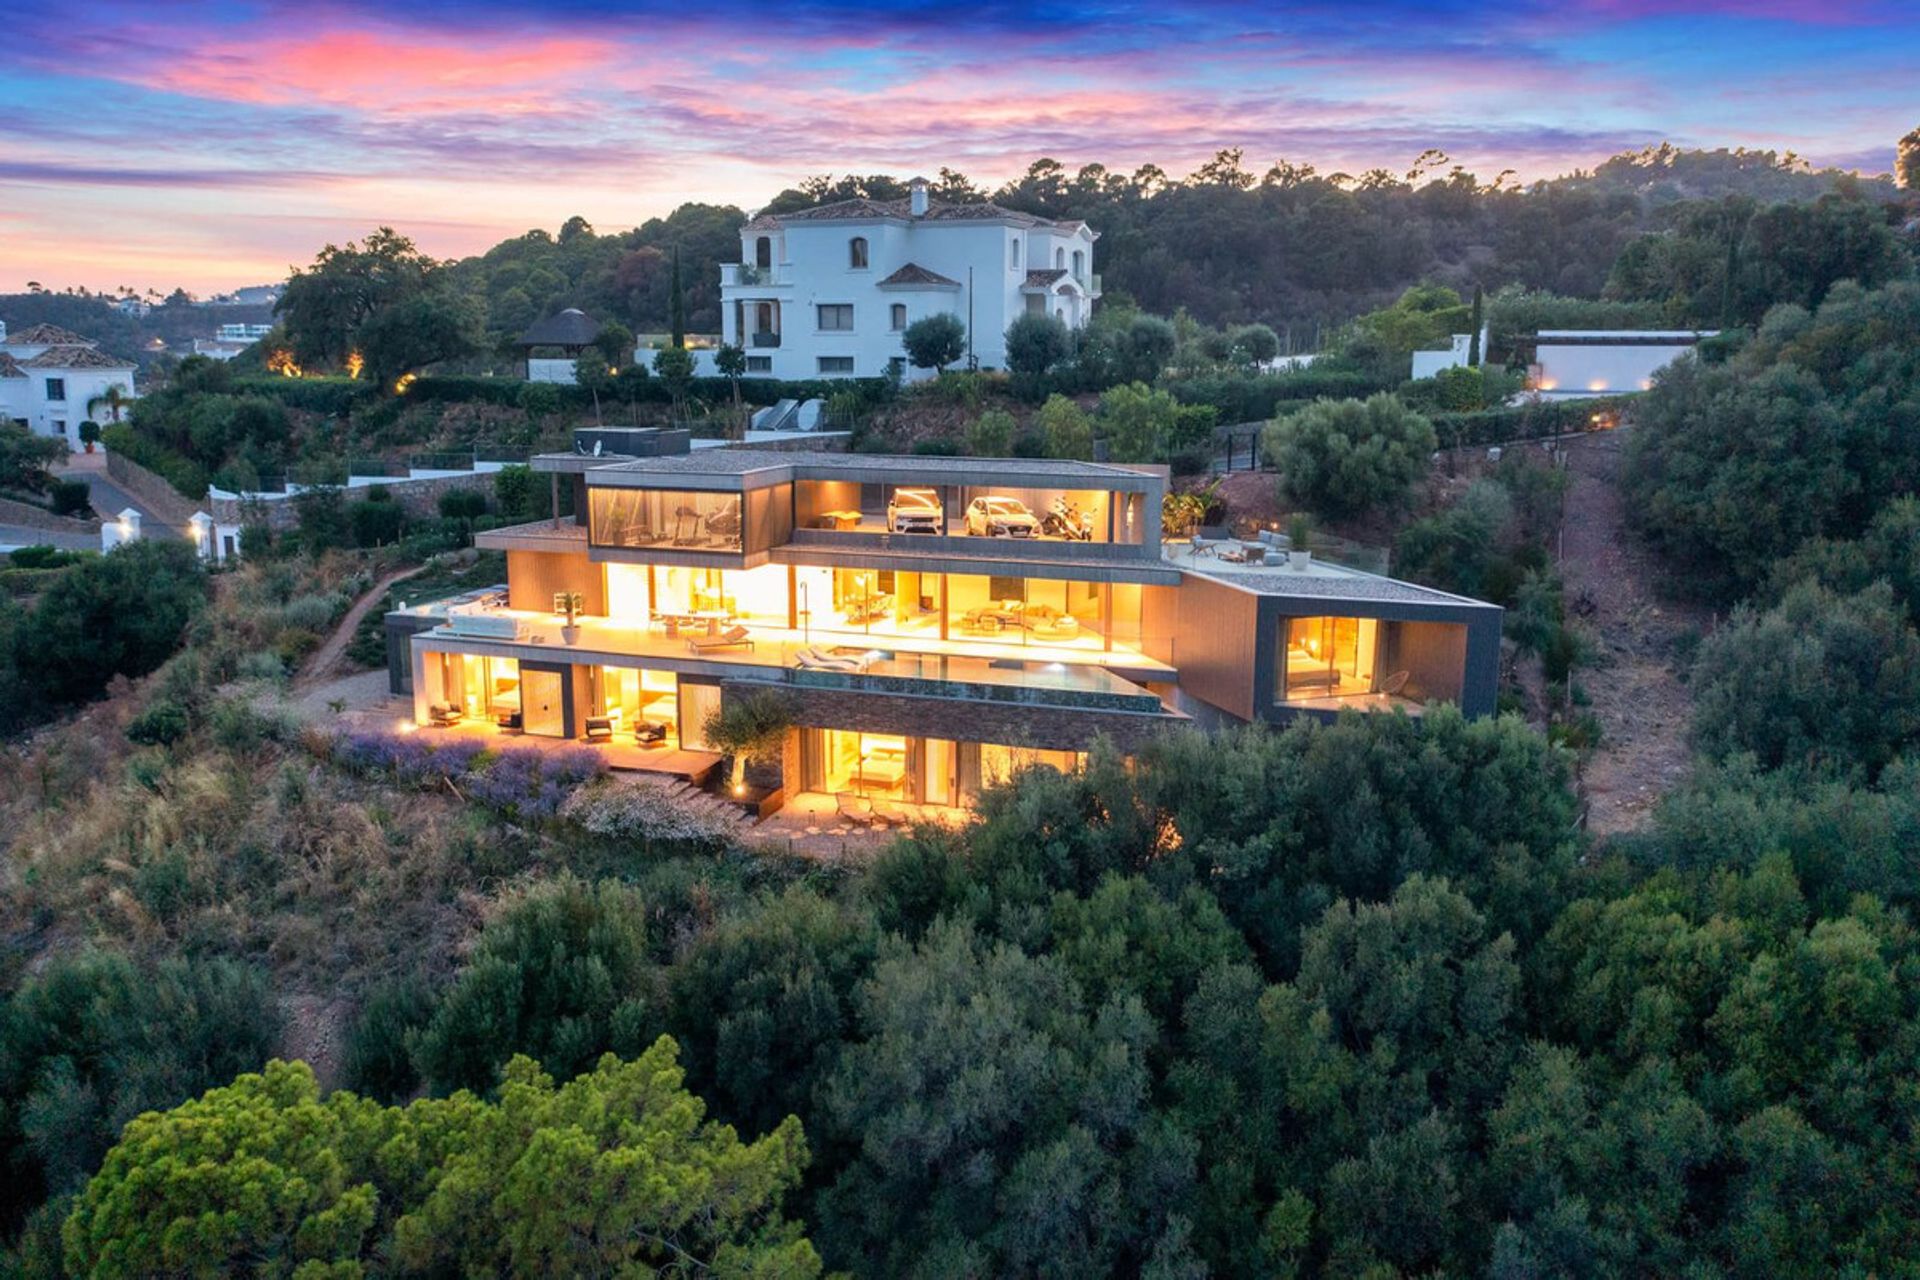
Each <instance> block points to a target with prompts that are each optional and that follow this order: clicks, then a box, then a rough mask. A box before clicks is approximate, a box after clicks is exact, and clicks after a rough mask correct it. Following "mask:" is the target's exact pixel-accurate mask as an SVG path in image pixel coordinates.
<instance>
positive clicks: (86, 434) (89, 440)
mask: <svg viewBox="0 0 1920 1280" xmlns="http://www.w3.org/2000/svg"><path fill="white" fill-rule="evenodd" d="M80 443H81V444H83V445H85V446H86V447H87V452H88V453H92V452H93V446H95V445H96V444H99V443H100V424H99V423H97V422H95V421H94V420H93V419H92V418H88V419H87V420H86V421H85V422H82V423H81V424H80Z"/></svg>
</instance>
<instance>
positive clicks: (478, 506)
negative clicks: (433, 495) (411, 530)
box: [439, 480, 498, 520]
mask: <svg viewBox="0 0 1920 1280" xmlns="http://www.w3.org/2000/svg"><path fill="white" fill-rule="evenodd" d="M495 483H496V484H497V483H498V481H497V480H496V481H495ZM439 507H440V514H441V515H442V516H444V517H446V518H447V519H449V520H478V519H479V518H480V517H481V516H484V515H485V514H487V495H486V494H484V493H482V492H480V491H479V490H478V489H448V490H447V491H446V492H444V493H442V494H441V495H440V502H439Z"/></svg>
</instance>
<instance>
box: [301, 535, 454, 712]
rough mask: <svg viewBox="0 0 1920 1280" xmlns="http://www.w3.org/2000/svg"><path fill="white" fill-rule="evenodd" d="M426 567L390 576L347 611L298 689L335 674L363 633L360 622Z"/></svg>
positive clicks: (304, 671) (309, 664) (315, 654)
mask: <svg viewBox="0 0 1920 1280" xmlns="http://www.w3.org/2000/svg"><path fill="white" fill-rule="evenodd" d="M425 567H426V566H425V565H415V566H414V567H413V568H411V569H402V570H400V571H399V572H397V573H390V574H388V575H387V576H386V577H384V578H382V579H380V581H378V582H376V583H374V584H373V586H372V588H371V589H369V590H368V592H367V593H366V594H365V595H363V596H361V597H360V598H359V599H358V600H355V601H354V602H353V607H352V608H350V609H348V610H347V616H346V617H344V618H342V619H340V625H338V626H336V627H335V628H334V629H333V634H332V635H330V636H328V637H327V641H326V643H325V644H323V645H321V646H320V647H319V648H318V649H315V650H314V651H313V656H312V657H311V658H309V659H307V665H306V666H305V667H302V668H301V670H300V675H299V678H298V679H296V680H295V681H294V685H295V687H296V688H298V687H300V686H303V685H308V684H312V683H313V682H314V681H315V680H318V679H321V678H322V677H324V676H326V675H327V674H328V673H329V672H331V671H332V670H333V668H334V666H335V665H336V664H338V663H339V661H340V655H341V654H343V653H345V652H346V651H347V646H348V645H349V644H351V643H352V642H353V633H354V632H355V631H357V630H359V629H360V619H362V618H364V617H366V616H367V611H368V610H369V609H371V608H373V607H374V606H375V605H376V604H379V603H380V602H381V601H382V600H384V599H386V598H387V592H388V591H390V590H392V589H393V584H394V583H396V582H405V581H406V580H407V579H408V578H411V577H412V576H413V575H414V574H416V573H419V572H420V571H421V570H422V569H424V568H425Z"/></svg>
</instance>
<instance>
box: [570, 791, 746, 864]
mask: <svg viewBox="0 0 1920 1280" xmlns="http://www.w3.org/2000/svg"><path fill="white" fill-rule="evenodd" d="M560 816H561V817H562V818H564V819H565V820H566V821H568V822H570V823H572V824H573V825H575V826H577V827H579V828H580V829H581V830H582V831H585V832H587V833H588V834H590V835H595V836H599V837H601V838H602V839H605V840H614V841H618V842H619V843H621V844H637V845H639V846H640V847H641V848H642V849H643V850H645V851H647V852H652V851H653V849H654V847H655V846H656V845H689V846H693V847H695V848H705V849H713V848H720V847H723V846H725V845H728V844H730V843H731V842H732V841H733V840H734V838H735V837H736V836H737V835H738V834H739V830H740V819H739V815H738V814H737V813H736V812H735V811H733V810H731V809H727V808H723V807H721V806H719V805H717V804H715V803H713V802H712V801H708V800H705V798H704V797H702V798H701V799H699V800H692V801H690V800H689V797H688V795H687V793H686V791H685V789H684V788H682V787H678V786H673V785H669V784H667V783H665V782H663V781H661V780H659V779H657V778H650V777H639V778H627V777H623V778H617V779H614V780H611V781H608V782H604V783H601V784H600V785H599V786H593V787H582V788H580V789H579V790H578V791H575V792H574V793H573V794H572V795H571V796H569V797H567V800H566V802H565V803H564V804H562V805H561V806H560Z"/></svg>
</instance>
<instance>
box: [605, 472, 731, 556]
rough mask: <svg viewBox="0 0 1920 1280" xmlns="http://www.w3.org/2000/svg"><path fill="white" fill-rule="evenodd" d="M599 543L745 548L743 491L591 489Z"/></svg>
mask: <svg viewBox="0 0 1920 1280" xmlns="http://www.w3.org/2000/svg"><path fill="white" fill-rule="evenodd" d="M587 510H588V513H589V526H588V531H589V536H590V538H591V540H592V542H593V545H595V546H597V547H666V548H674V549H679V550H684V551H738V550H740V546H741V543H740V529H741V521H740V495H739V494H737V493H709V492H705V491H702V490H681V489H613V488H589V489H588V490H587Z"/></svg>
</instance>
